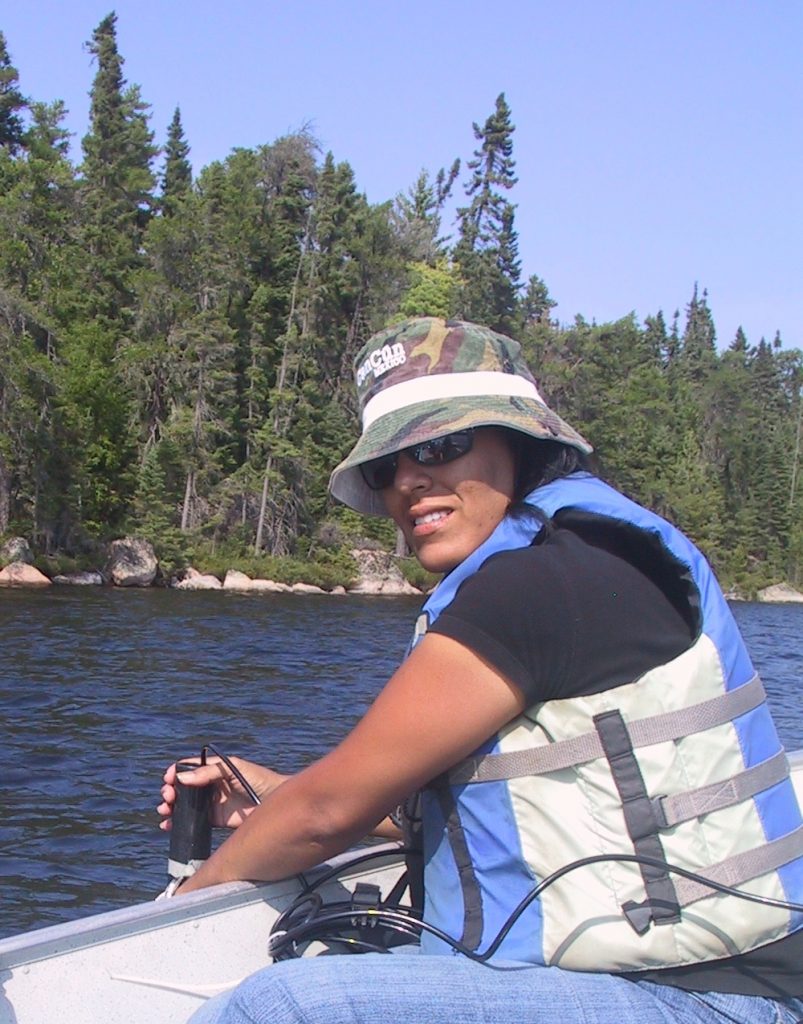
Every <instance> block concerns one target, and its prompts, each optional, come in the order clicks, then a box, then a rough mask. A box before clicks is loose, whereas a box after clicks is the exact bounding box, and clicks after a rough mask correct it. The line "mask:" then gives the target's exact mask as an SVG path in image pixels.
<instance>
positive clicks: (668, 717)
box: [448, 676, 765, 786]
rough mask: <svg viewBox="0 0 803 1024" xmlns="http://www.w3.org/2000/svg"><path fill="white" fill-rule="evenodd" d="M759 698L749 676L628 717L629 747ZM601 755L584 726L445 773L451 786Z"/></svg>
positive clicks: (685, 732) (729, 715)
mask: <svg viewBox="0 0 803 1024" xmlns="http://www.w3.org/2000/svg"><path fill="white" fill-rule="evenodd" d="M764 698H765V694H764V687H763V686H762V685H761V680H760V679H759V678H758V676H754V677H753V678H752V679H751V680H750V682H749V683H745V684H744V685H743V686H739V687H738V688H737V689H735V690H729V691H728V692H727V693H723V694H720V695H719V696H718V697H712V698H711V700H706V701H703V702H702V703H700V704H694V705H693V706H692V707H689V708H681V709H679V710H678V711H667V712H665V713H664V714H661V715H652V716H651V717H649V718H640V719H637V720H636V721H632V722H628V724H627V730H628V733H629V735H630V741H631V743H632V744H633V747H634V748H638V747H649V746H652V745H653V744H654V743H666V742H668V741H670V740H677V739H681V738H682V737H683V736H691V735H692V734H694V733H696V732H703V731H704V730H706V729H713V728H714V726H717V725H724V724H725V722H731V721H733V719H734V718H738V717H739V716H740V715H744V714H746V713H747V712H748V711H752V710H753V709H754V708H757V707H758V706H759V705H760V704H762V703H763V701H764ZM604 756H605V755H604V751H603V749H602V743H601V742H600V738H599V736H598V735H597V733H596V732H587V733H583V735H581V736H575V737H573V738H572V739H570V740H559V741H558V742H557V743H550V744H548V745H546V746H542V747H531V748H529V749H528V750H512V751H509V752H507V753H504V754H485V755H484V756H482V757H469V758H467V759H466V760H465V761H462V762H461V763H460V764H458V765H456V766H455V767H454V768H452V770H451V771H450V772H449V773H448V778H449V782H450V783H451V784H452V785H453V786H462V785H464V784H465V783H469V782H499V781H501V780H502V779H519V778H523V777H524V776H526V775H546V774H548V773H550V772H557V771H560V770H561V769H563V768H573V767H574V766H575V765H578V764H585V763H586V762H587V761H595V760H597V759H598V758H600V757H604Z"/></svg>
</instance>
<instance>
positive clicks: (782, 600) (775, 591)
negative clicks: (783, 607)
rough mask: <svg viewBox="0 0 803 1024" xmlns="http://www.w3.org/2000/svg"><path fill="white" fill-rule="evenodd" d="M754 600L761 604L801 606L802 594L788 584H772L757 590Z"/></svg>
mask: <svg viewBox="0 0 803 1024" xmlns="http://www.w3.org/2000/svg"><path fill="white" fill-rule="evenodd" d="M756 600H757V601H760V602H762V603H763V604H803V594H801V593H800V591H799V590H795V588H794V587H791V586H790V585H789V584H788V583H774V584H773V585H772V586H771V587H764V589H763V590H759V592H758V593H757V594H756Z"/></svg>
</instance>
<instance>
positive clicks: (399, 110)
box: [0, 0, 803, 347]
mask: <svg viewBox="0 0 803 1024" xmlns="http://www.w3.org/2000/svg"><path fill="white" fill-rule="evenodd" d="M112 9H114V10H115V11H116V12H117V15H118V44H119V47H120V52H121V53H122V55H123V57H124V58H125V61H126V63H125V68H124V70H125V75H126V78H127V80H128V81H129V82H135V83H137V84H139V85H140V86H141V89H142V95H143V98H144V99H145V100H146V101H147V102H148V103H150V104H151V107H152V120H151V124H152V127H153V129H154V131H155V133H156V137H157V141H159V142H160V143H161V142H163V141H164V137H165V132H166V128H167V125H168V123H169V121H170V118H171V116H172V113H173V110H174V108H175V106H176V105H179V106H180V107H181V112H182V119H183V122H184V127H185V131H186V135H187V138H188V141H189V143H190V145H191V147H192V153H191V157H192V160H193V164H194V167H195V170H196V172H197V171H198V170H200V168H201V167H203V166H204V165H206V164H207V163H209V162H210V161H212V160H215V159H222V158H224V157H225V156H226V155H227V154H228V153H229V152H230V151H231V149H232V148H234V147H237V146H256V145H259V144H260V143H264V142H271V141H273V140H274V139H275V138H276V137H277V136H279V135H281V134H283V133H285V132H287V131H289V130H293V129H296V128H299V127H300V126H302V125H303V124H305V123H307V122H309V123H310V124H311V126H312V128H313V130H314V132H315V134H316V135H317V137H318V139H319V140H320V143H321V146H322V148H323V150H324V151H325V150H327V149H331V150H332V151H333V153H334V155H335V158H336V159H338V160H347V161H348V162H349V163H350V164H351V165H352V167H353V168H354V171H355V175H356V179H357V184H358V187H359V188H360V189H361V190H363V191H365V193H366V194H367V196H368V199H369V200H370V201H371V202H379V201H382V200H385V199H389V198H392V197H393V196H395V195H396V194H397V193H399V192H403V191H406V190H407V189H408V188H409V187H410V186H411V184H412V183H413V182H414V180H415V178H416V177H417V175H418V173H419V171H420V170H421V169H422V168H427V169H428V170H429V171H430V172H432V173H433V174H434V173H435V172H437V170H438V169H439V168H440V167H442V166H444V165H446V166H448V165H449V164H451V162H452V160H453V159H454V158H455V157H457V156H459V157H461V158H462V160H463V162H464V164H465V160H466V159H467V158H469V157H470V156H471V153H472V150H473V148H474V137H473V134H472V128H471V125H472V122H473V121H479V122H483V121H484V120H485V118H486V117H487V116H488V115H489V114H490V113H491V112H492V110H493V106H494V101H495V99H496V96H497V95H498V94H499V93H500V92H502V91H504V92H505V94H506V97H507V100H508V103H509V105H510V107H511V110H512V116H513V122H514V123H515V125H516V132H515V135H514V144H515V158H516V162H517V171H518V175H519V184H518V185H517V186H516V188H515V189H514V191H513V193H512V196H511V197H512V199H513V200H514V201H515V202H516V203H517V213H516V226H517V229H518V232H519V241H520V251H521V257H522V262H523V273H524V277H525V278H526V277H527V276H529V275H530V274H533V273H537V274H538V275H539V276H541V277H542V278H543V279H544V280H545V281H546V283H547V285H548V287H549V289H550V292H551V293H552V296H553V297H554V298H555V299H556V300H557V302H558V307H557V311H556V313H557V316H558V317H559V318H560V319H561V320H562V321H563V322H568V321H571V320H572V319H573V318H574V316H575V314H578V313H579V314H582V315H583V316H584V317H585V318H586V319H588V320H592V319H594V320H597V321H598V322H601V321H605V320H611V319H616V318H618V317H620V316H624V315H626V314H627V313H629V312H630V311H635V313H636V314H637V315H638V317H639V318H640V319H643V318H644V317H645V316H647V315H648V314H650V313H655V312H657V311H658V310H659V309H662V310H663V311H664V314H665V316H666V317H667V319H670V318H671V316H672V314H673V313H674V311H675V310H676V309H678V308H679V309H680V310H681V315H683V312H684V308H685V306H686V304H687V303H688V301H689V298H690V297H691V293H692V289H693V287H694V283H695V281H697V282H699V286H700V288H701V289H702V288H707V289H708V293H709V303H710V305H711V308H712V311H713V314H714V320H715V323H716V326H717V333H718V342H719V345H720V346H721V347H724V346H726V345H728V344H730V342H731V341H732V339H733V336H734V334H735V332H736V328H737V327H738V326H739V324H741V325H742V326H743V327H744V329H745V331H746V333H747V337H748V341H749V342H750V343H756V342H758V340H759V339H760V337H761V336H762V335H763V336H765V337H767V338H768V339H771V338H772V337H773V336H774V334H775V332H776V330H780V332H781V335H782V337H783V340H784V343H785V346H786V347H803V310H802V309H801V276H802V274H801V270H802V269H803V260H802V259H801V246H802V244H803V199H802V198H801V196H802V195H803V124H802V123H801V122H802V121H803V59H801V58H803V3H801V2H800V0H766V2H762V0H754V2H742V0H705V2H699V0H695V2H689V0H629V2H628V0H529V2H528V0H508V2H507V3H504V2H503V3H498V4H494V3H492V2H489V0H460V2H456V0H407V2H406V3H404V4H389V3H385V2H369V0H364V2H359V0H340V2H334V0H306V2H305V0H296V2H295V3H293V2H289V0H281V2H274V0H229V2H228V3H223V2H220V0H218V2H215V3H212V2H211V0H192V2H190V0H118V2H117V3H116V4H114V5H113V4H112V3H111V0H69V2H64V0H0V30H2V31H3V32H4V33H5V35H6V40H7V43H8V47H9V50H10V53H11V56H12V59H13V61H14V63H15V64H16V66H17V68H18V70H19V72H20V86H21V88H22V90H23V92H25V93H27V94H28V95H30V96H31V97H33V98H34V99H38V100H54V99H63V100H65V102H66V103H67V106H68V108H69V111H70V114H69V120H68V127H69V128H70V130H71V131H73V132H74V133H75V136H76V138H75V139H74V148H73V158H74V159H75V160H76V161H77V160H79V159H80V138H81V136H82V135H83V134H84V133H85V132H86V128H87V115H88V97H87V93H88V90H89V88H90V86H91V83H92V78H93V74H94V69H93V66H92V65H91V62H90V58H89V55H88V54H87V53H86V52H85V51H84V49H83V47H82V44H83V43H84V42H85V41H86V40H87V39H89V37H90V36H91V33H92V30H93V28H94V27H95V26H96V25H97V24H98V22H99V21H100V20H101V19H102V18H103V17H104V16H105V15H106V14H108V13H109V11H110V10H112Z"/></svg>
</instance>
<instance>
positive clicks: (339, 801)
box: [181, 634, 524, 892]
mask: <svg viewBox="0 0 803 1024" xmlns="http://www.w3.org/2000/svg"><path fill="white" fill-rule="evenodd" d="M523 709H524V698H523V696H522V694H521V692H520V691H519V690H518V689H517V688H516V687H515V686H513V684H512V683H509V682H508V681H507V680H506V679H505V677H503V676H501V675H500V674H499V673H498V672H497V671H496V669H494V668H492V667H491V666H490V665H489V664H488V663H487V662H485V661H483V660H482V659H481V658H479V657H478V656H477V655H476V654H474V653H473V652H472V651H470V650H469V649H468V648H467V647H464V646H463V645H462V644H459V643H457V641H455V640H452V639H450V638H448V637H444V636H439V635H437V634H429V635H427V636H425V637H424V639H423V640H422V641H421V642H420V643H419V644H418V646H417V647H416V648H415V650H414V651H413V653H412V654H411V655H410V657H409V658H407V660H406V661H405V662H404V663H403V664H402V665H401V667H400V668H399V669H398V670H397V671H396V672H395V673H394V675H393V676H392V677H391V679H390V681H389V682H388V683H387V685H386V686H385V688H384V689H383V690H382V692H381V693H380V694H379V696H378V697H377V699H376V700H375V701H374V703H373V705H372V706H371V707H370V708H369V710H368V711H367V712H366V714H365V716H364V717H363V718H362V719H361V721H360V722H359V723H358V724H357V725H356V726H355V728H354V729H353V730H352V732H351V733H350V734H349V735H348V736H347V737H346V738H345V739H344V740H343V742H342V743H340V744H339V745H338V746H337V747H335V749H334V750H332V751H331V753H329V754H327V755H326V756H325V757H323V758H321V759H320V760H319V761H316V762H315V763H313V764H312V765H310V766H309V767H308V768H306V769H304V771H302V772H299V773H298V774H297V775H293V776H291V777H290V778H288V779H286V780H285V781H284V782H282V784H281V785H279V786H277V788H276V789H274V790H273V791H272V792H271V793H270V794H269V795H268V796H267V797H266V798H265V800H264V801H263V803H262V804H261V805H260V806H259V807H257V808H256V809H255V810H254V811H253V812H252V813H250V814H249V815H248V817H247V818H246V819H245V820H244V821H243V823H242V824H241V825H240V827H239V828H238V829H237V831H236V832H234V833H233V834H232V835H231V836H230V837H229V838H228V839H227V840H226V841H225V842H224V843H223V844H222V845H221V846H220V847H219V848H218V850H216V851H215V853H214V854H213V855H212V856H211V857H210V858H209V860H208V861H206V863H205V864H203V865H202V866H201V868H200V869H199V871H198V872H197V873H196V874H195V875H193V876H192V877H191V878H190V879H188V880H187V881H186V882H185V883H184V884H183V885H182V887H181V891H182V892H190V891H192V890H193V889H199V888H202V887H204V886H207V885H214V884H216V883H218V882H227V881H233V880H237V879H262V880H266V881H273V880H275V879H278V878H285V877H287V876H289V875H293V874H296V873H298V872H299V871H305V870H307V869H308V868H310V867H312V866H313V865H314V864H317V863H319V862H320V861H322V860H326V859H327V858H328V857H331V856H333V855H335V854H337V853H340V852H342V851H343V850H345V849H347V848H348V847H349V846H351V845H353V844H354V843H355V842H357V841H358V840H360V839H362V838H363V837H364V836H365V835H367V834H368V833H370V832H371V831H372V830H374V829H375V828H376V827H377V826H378V825H379V823H381V822H383V819H384V818H385V817H386V816H387V815H388V814H389V813H390V812H391V811H392V810H393V808H395V807H396V806H397V805H398V804H399V803H400V802H401V801H402V800H404V799H405V798H406V797H407V796H409V794H410V793H413V792H415V791H416V790H417V789H420V788H421V787H422V786H423V785H425V784H426V783H427V782H429V781H430V780H431V779H433V778H434V777H435V776H436V775H439V774H440V773H441V772H443V771H446V770H447V769H448V768H450V767H452V765H454V764H455V763H456V762H457V761H459V760H461V759H462V758H464V757H467V756H468V755H469V754H470V753H471V752H472V751H474V750H475V749H476V748H477V747H478V746H479V745H480V744H481V743H482V742H484V741H485V740H486V739H488V737H489V736H491V735H493V733H495V732H496V731H497V730H498V729H500V728H501V727H502V726H503V725H504V724H505V723H506V722H509V721H510V719H511V718H513V717H515V715H517V714H518V713H520V712H521V711H522V710H523Z"/></svg>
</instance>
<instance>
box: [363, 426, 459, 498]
mask: <svg viewBox="0 0 803 1024" xmlns="http://www.w3.org/2000/svg"><path fill="white" fill-rule="evenodd" d="M473 443H474V436H473V433H472V431H471V430H458V431H456V432H455V433H454V434H446V436H445V437H436V438H435V439H434V440H432V441H424V442H423V443H422V444H416V445H413V446H412V448H405V449H404V450H403V451H404V454H405V455H409V456H410V458H411V459H413V460H414V461H415V462H417V463H418V465H419V466H438V465H441V464H443V463H445V462H453V461H454V460H455V459H459V458H460V456H461V455H465V454H467V453H468V452H470V451H471V446H472V444H473ZM398 464H399V453H398V452H394V453H393V454H392V455H383V456H382V458H381V459H373V460H372V461H371V462H363V463H361V464H360V472H361V473H362V478H363V480H364V481H365V482H366V484H368V486H369V487H370V488H371V490H372V491H384V489H385V488H386V487H390V486H392V484H393V481H394V480H395V479H396V468H397V466H398Z"/></svg>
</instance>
